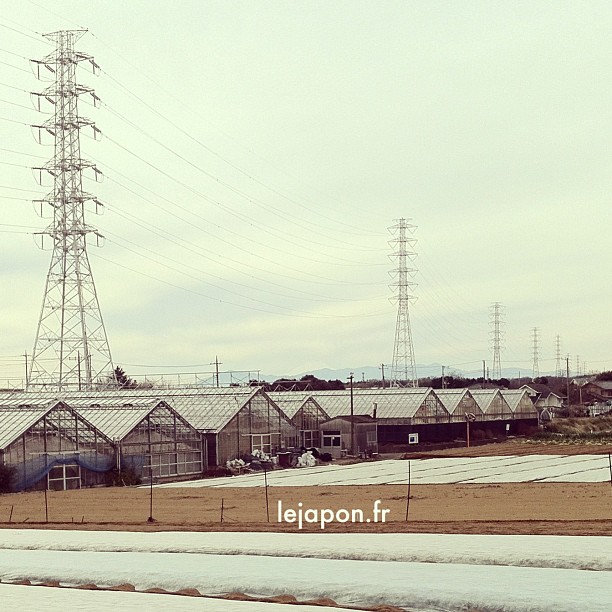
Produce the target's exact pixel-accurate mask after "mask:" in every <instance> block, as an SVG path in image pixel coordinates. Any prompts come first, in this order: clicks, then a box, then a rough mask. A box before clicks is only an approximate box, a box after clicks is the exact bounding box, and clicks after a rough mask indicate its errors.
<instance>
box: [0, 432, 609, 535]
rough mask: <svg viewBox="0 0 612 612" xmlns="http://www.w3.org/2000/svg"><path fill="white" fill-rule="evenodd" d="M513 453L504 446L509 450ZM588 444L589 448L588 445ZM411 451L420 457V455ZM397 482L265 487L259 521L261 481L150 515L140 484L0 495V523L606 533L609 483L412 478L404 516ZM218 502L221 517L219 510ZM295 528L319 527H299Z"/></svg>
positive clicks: (159, 504)
mask: <svg viewBox="0 0 612 612" xmlns="http://www.w3.org/2000/svg"><path fill="white" fill-rule="evenodd" d="M520 447H521V450H522V448H524V450H525V452H526V453H529V454H535V453H543V454H553V451H555V450H556V451H558V452H559V453H561V454H574V453H576V454H577V453H585V452H587V451H591V452H593V451H595V452H596V453H597V454H607V453H608V452H610V451H612V448H609V447H602V446H599V447H593V446H588V447H586V448H585V447H578V446H576V447H549V446H538V447H535V446H533V445H525V444H523V445H520ZM510 450H513V451H514V452H512V453H511V452H510ZM517 450H518V448H517V445H516V444H514V445H507V444H505V445H497V444H496V445H490V446H487V447H482V446H481V447H476V448H473V449H450V450H447V451H442V452H440V451H438V452H436V453H435V456H441V455H442V456H448V455H460V456H467V455H472V454H474V455H501V454H518V452H517ZM597 451H598V452H597ZM420 456H422V457H423V456H424V455H423V454H421V455H420ZM406 495H407V488H406V487H405V486H396V485H380V486H373V485H361V486H330V487H326V486H317V487H270V488H269V489H268V506H269V521H268V516H267V512H266V498H265V489H263V488H257V489H252V488H224V489H213V488H201V489H197V488H183V489H181V488H170V489H153V510H152V515H153V517H154V519H155V521H154V522H148V520H147V519H148V517H149V516H150V499H151V498H150V491H149V489H147V488H97V489H82V490H77V491H61V492H53V491H50V492H48V493H47V507H48V519H49V522H48V523H46V522H45V495H44V493H43V492H33V493H16V494H9V495H3V496H0V527H3V528H11V527H19V528H24V527H31V528H56V529H87V530H91V529H108V530H129V531H162V530H189V531H222V530H227V531H298V528H297V525H296V524H289V523H286V522H281V523H279V522H278V502H279V501H280V502H281V503H282V507H283V509H288V508H292V509H294V510H298V503H300V502H301V503H302V504H303V506H302V508H303V509H304V510H305V509H307V508H311V509H316V510H318V511H320V510H322V509H326V508H329V509H331V510H333V511H334V512H335V511H337V510H339V509H347V510H349V511H350V510H352V509H357V510H362V511H363V519H364V522H363V523H357V524H351V523H345V524H340V523H333V524H329V525H327V526H326V531H333V532H343V531H344V532H372V533H373V532H428V533H488V534H559V535H612V486H611V485H610V483H609V482H605V483H520V484H486V485H483V484H465V485H413V486H412V488H411V498H410V505H409V516H408V521H406V520H405V518H406ZM376 500H381V504H380V506H381V507H382V508H386V509H389V513H388V514H387V520H386V522H385V523H380V522H378V523H374V522H365V521H366V520H367V518H369V517H370V516H372V508H373V506H374V502H375V501H376ZM222 506H223V522H221V514H222V511H221V508H222ZM303 531H317V532H318V531H320V525H319V524H304V529H303Z"/></svg>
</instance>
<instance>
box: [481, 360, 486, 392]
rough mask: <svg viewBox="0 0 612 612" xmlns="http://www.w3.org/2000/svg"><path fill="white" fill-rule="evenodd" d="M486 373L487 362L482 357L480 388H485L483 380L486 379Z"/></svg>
mask: <svg viewBox="0 0 612 612" xmlns="http://www.w3.org/2000/svg"><path fill="white" fill-rule="evenodd" d="M486 374H487V362H486V361H485V360H484V359H483V360H482V388H483V389H484V388H485V381H486V380H487V377H486Z"/></svg>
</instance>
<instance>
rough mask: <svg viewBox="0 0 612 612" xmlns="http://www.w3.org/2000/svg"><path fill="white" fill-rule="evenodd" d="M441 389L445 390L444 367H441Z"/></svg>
mask: <svg viewBox="0 0 612 612" xmlns="http://www.w3.org/2000/svg"><path fill="white" fill-rule="evenodd" d="M442 388H443V389H446V379H445V378H444V366H442Z"/></svg>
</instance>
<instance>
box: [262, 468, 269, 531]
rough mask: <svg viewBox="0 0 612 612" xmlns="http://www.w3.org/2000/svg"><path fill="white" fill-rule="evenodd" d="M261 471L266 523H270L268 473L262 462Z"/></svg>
mask: <svg viewBox="0 0 612 612" xmlns="http://www.w3.org/2000/svg"><path fill="white" fill-rule="evenodd" d="M262 465H263V470H264V487H265V489H266V517H267V519H268V523H269V522H270V504H269V502H268V471H267V469H266V464H265V462H262Z"/></svg>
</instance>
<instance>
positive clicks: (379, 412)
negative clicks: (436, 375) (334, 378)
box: [311, 387, 433, 419]
mask: <svg viewBox="0 0 612 612" xmlns="http://www.w3.org/2000/svg"><path fill="white" fill-rule="evenodd" d="M311 393H312V396H313V397H314V398H315V399H316V400H317V402H318V403H319V404H320V405H321V407H322V408H323V410H325V412H327V414H329V416H330V417H332V418H333V417H335V416H342V415H348V414H350V412H351V399H350V390H348V389H347V390H344V391H311ZM431 394H433V390H432V389H431V388H429V387H410V388H406V389H353V414H358V415H359V414H360V415H370V416H371V415H372V413H373V410H374V404H376V417H377V418H378V419H409V418H413V417H414V416H415V414H416V413H417V411H418V410H419V408H420V407H421V406H422V405H423V404H424V403H425V400H426V399H427V398H428V396H429V395H431Z"/></svg>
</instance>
